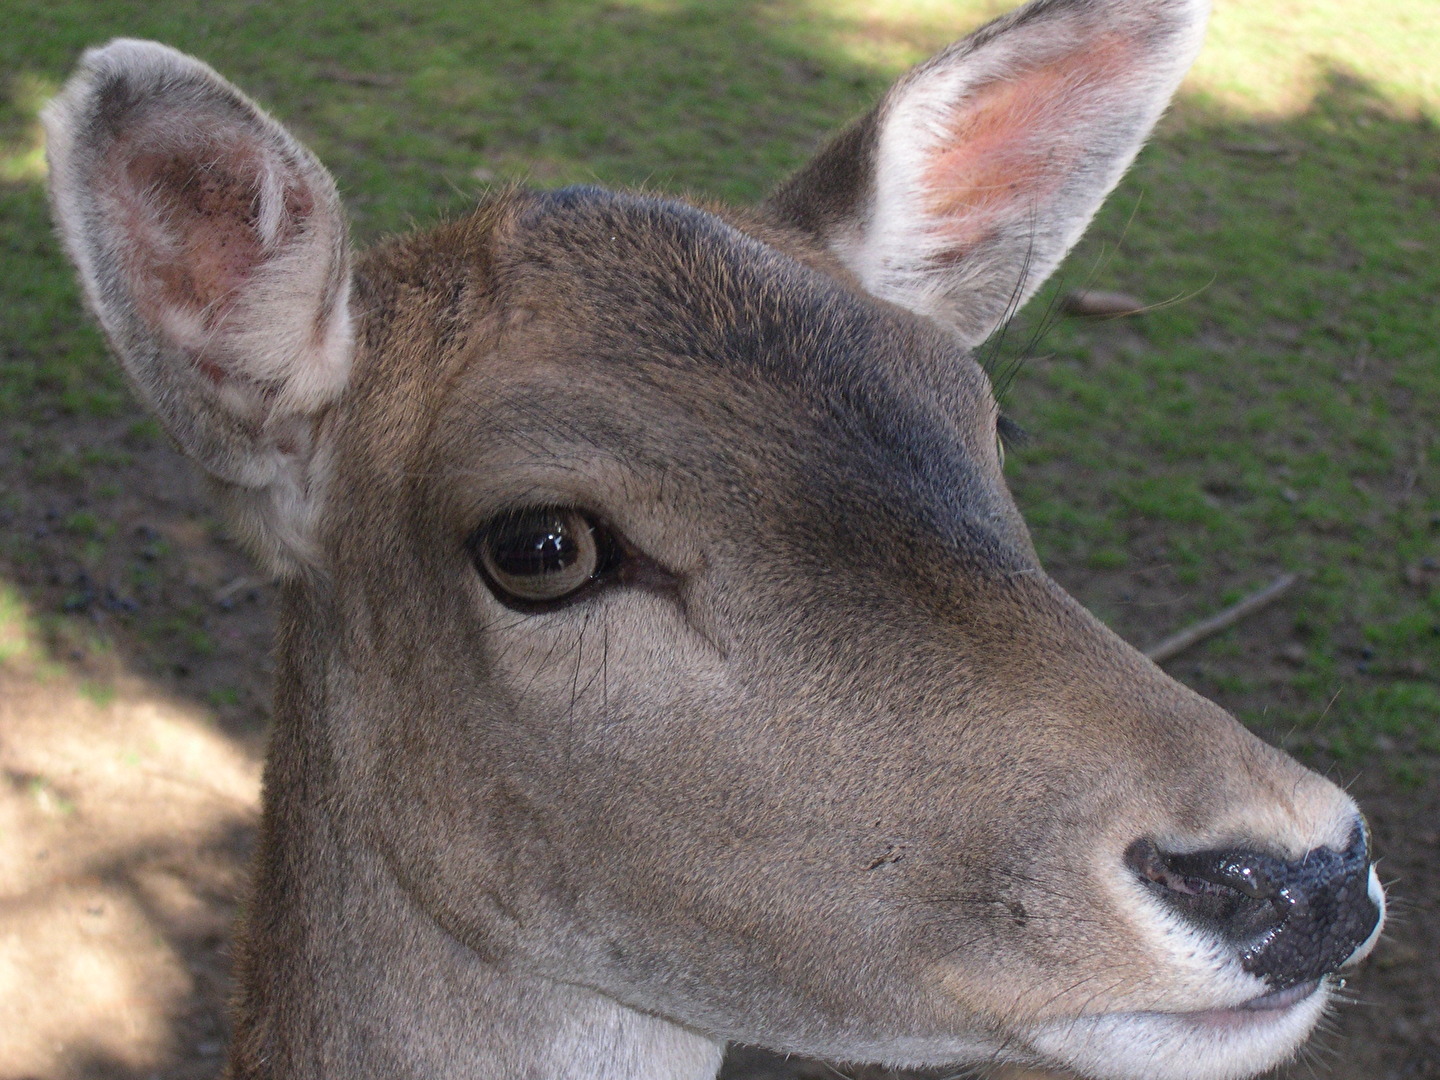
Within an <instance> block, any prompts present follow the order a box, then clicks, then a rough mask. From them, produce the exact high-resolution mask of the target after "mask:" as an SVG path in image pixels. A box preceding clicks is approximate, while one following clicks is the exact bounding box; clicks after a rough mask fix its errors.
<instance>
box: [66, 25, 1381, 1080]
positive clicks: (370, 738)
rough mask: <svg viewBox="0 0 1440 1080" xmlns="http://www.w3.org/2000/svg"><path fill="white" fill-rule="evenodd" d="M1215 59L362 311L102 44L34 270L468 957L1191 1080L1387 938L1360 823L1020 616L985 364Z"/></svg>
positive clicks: (612, 993)
mask: <svg viewBox="0 0 1440 1080" xmlns="http://www.w3.org/2000/svg"><path fill="white" fill-rule="evenodd" d="M1202 21H1203V11H1201V10H1199V9H1198V8H1197V7H1196V6H1195V5H1191V4H1185V3H1139V2H1138V0H1137V2H1133V3H1131V2H1125V0H1117V2H1115V3H1111V4H1105V5H1101V4H1094V3H1080V2H1072V3H1038V4H1034V5H1032V6H1030V7H1028V8H1025V9H1022V11H1021V12H1019V13H1017V14H1016V15H1015V16H1012V17H1010V18H1008V19H1005V20H1001V21H1000V22H999V23H996V24H992V26H991V27H987V28H986V29H985V30H982V31H980V32H979V33H978V34H976V35H974V36H973V37H972V38H970V39H967V40H966V41H965V42H962V43H960V44H959V45H957V46H955V47H953V48H952V49H951V50H949V51H947V52H946V53H945V54H942V55H941V56H940V57H937V58H936V59H935V60H934V61H931V62H930V63H929V64H928V65H925V66H923V67H922V68H920V69H917V70H916V72H913V73H912V74H911V75H910V76H907V77H906V78H905V79H903V80H902V81H901V82H900V83H899V84H897V86H896V87H895V88H894V89H893V90H892V91H891V93H890V94H889V95H888V96H887V97H886V99H885V100H884V101H883V102H882V103H881V105H880V106H879V107H878V108H877V109H876V111H875V112H874V113H872V114H871V115H870V116H868V117H866V118H864V119H863V120H861V121H860V122H859V123H858V124H857V125H856V126H855V127H853V128H852V129H851V130H850V131H849V132H847V133H846V134H844V135H842V136H841V137H840V138H839V139H838V140H837V141H836V142H835V143H834V144H832V145H831V147H830V148H828V149H827V150H825V151H823V152H822V153H821V155H820V156H819V157H818V158H817V159H816V161H815V162H814V163H812V165H811V166H810V167H809V168H807V169H806V170H804V171H802V173H801V174H799V175H798V176H797V177H796V178H795V179H794V180H792V181H791V182H790V183H789V184H787V185H786V186H785V187H783V188H782V189H781V190H780V191H779V192H778V193H777V194H776V195H775V196H774V197H773V198H772V199H771V200H770V202H769V203H767V204H766V205H765V206H764V207H762V208H760V209H759V210H758V211H755V212H752V213H746V214H738V213H733V212H729V211H719V210H707V209H702V208H699V207H696V206H692V205H689V204H685V203H681V202H674V201H666V200H662V199H658V198H652V197H644V196H632V195H613V194H609V193H606V192H603V191H600V190H598V189H588V188H584V189H568V190H566V191H561V192H554V193H549V194H535V193H520V192H512V193H507V194H505V195H501V196H498V197H496V198H494V199H492V200H490V201H488V202H487V203H485V204H484V205H483V206H482V207H481V208H480V209H479V210H477V211H476V212H475V213H474V214H473V215H472V216H470V217H469V218H467V219H465V220H463V221H461V222H458V223H456V224H453V225H449V226H444V227H441V228H439V229H436V230H433V231H431V232H429V233H424V234H419V235H417V236H414V237H411V238H408V239H405V240H402V241H399V242H397V243H394V244H391V245H389V246H387V247H383V248H381V249H380V250H378V251H376V252H374V253H371V254H370V255H368V256H366V257H365V258H363V259H362V260H360V262H359V263H358V265H357V266H356V267H355V268H354V269H353V270H352V269H351V266H350V256H349V254H348V249H347V248H346V246H345V244H344V242H343V236H344V227H343V221H342V219H341V218H340V216H339V210H338V205H337V203H336V200H335V197H334V190H333V186H332V185H331V184H330V181H329V179H328V177H327V176H326V175H325V173H324V172H323V170H321V169H320V167H319V165H318V164H317V163H315V162H314V160H313V159H312V158H311V157H310V156H309V155H308V153H307V152H306V151H304V150H303V149H302V148H300V147H299V146H298V145H297V144H295V143H294V142H293V141H292V140H290V138H289V137H288V136H287V135H285V133H284V132H283V131H282V130H281V129H279V128H278V126H276V125H275V124H274V122H273V121H271V120H269V119H268V118H267V117H265V116H264V115H263V114H261V113H259V112H258V110H256V109H255V107H254V106H253V105H251V104H250V103H249V102H248V101H246V100H245V99H244V98H243V97H242V96H240V95H239V93H238V92H237V91H235V90H234V89H233V88H232V87H230V86H228V84H225V83H223V82H221V81H220V80H219V78H218V77H217V76H215V75H214V74H213V73H212V72H210V71H209V70H208V69H205V68H203V66H202V65H199V64H198V63H196V62H195V61H191V60H188V59H187V58H183V57H180V56H179V54H175V53H173V52H171V51H169V50H166V49H163V48H162V47H159V46H153V45H144V44H140V43H125V42H122V43H116V44H113V45H111V46H109V47H108V48H107V49H105V50H103V51H101V52H98V53H94V54H90V55H89V56H88V57H87V60H86V62H85V66H84V67H83V68H82V72H81V74H80V75H77V77H76V79H75V80H74V81H73V82H72V84H71V87H70V88H69V89H68V90H67V91H66V95H65V96H64V97H62V99H61V100H60V102H59V103H58V104H57V105H56V106H54V107H52V111H51V114H50V121H51V132H52V159H53V163H54V174H55V177H56V180H55V199H56V206H57V210H58V213H59V217H60V220H61V225H62V229H63V230H64V232H65V236H66V239H67V242H68V243H69V244H70V247H71V250H72V253H73V254H74V255H75V258H76V261H77V264H78V265H79V266H80V268H81V271H82V277H83V278H84V280H85V282H86V285H87V288H88V291H89V295H90V299H91V302H92V304H93V305H94V306H95V308H96V310H97V313H98V315H99V317H100V319H101V321H102V324H103V325H104V326H105V327H106V329H107V332H108V333H109V335H110V337H111V340H112V342H113V343H114V344H115V347H116V349H117V351H118V352H119V353H120V355H121V357H122V360H124V361H125V363H126V364H127V370H129V371H130V372H131V375H132V377H133V379H134V381H135V382H136V384H137V386H138V387H139V388H140V389H141V391H142V392H143V393H145V394H146V395H147V397H148V398H149V399H150V401H151V403H152V405H153V406H154V407H155V408H156V410H157V412H159V414H160V415H161V417H162V419H164V420H166V422H167V423H168V424H169V426H170V430H171V431H172V433H173V434H174V435H175V437H176V439H177V441H178V442H179V443H180V444H181V445H182V446H183V447H184V448H186V449H187V450H188V451H189V452H190V453H191V454H192V456H193V457H195V459H196V460H197V461H198V462H199V463H200V465H201V466H202V468H204V469H205V470H206V472H207V473H208V474H209V475H210V476H211V477H212V478H213V479H214V480H215V483H216V486H217V490H218V491H219V493H220V495H221V497H222V499H224V500H225V501H226V502H227V505H228V506H229V507H230V510H231V513H232V516H233V518H234V520H235V521H236V522H237V524H238V525H239V527H240V528H241V529H243V530H245V531H246V532H247V534H248V535H249V536H250V538H251V543H252V544H253V546H254V547H255V549H256V551H257V554H258V555H259V556H260V557H261V558H262V560H265V561H266V562H268V563H269V564H270V565H271V566H273V567H275V568H276V569H277V571H279V572H281V573H282V574H284V575H286V576H287V577H288V579H289V580H290V582H291V584H290V585H289V588H288V608H287V613H286V619H287V621H288V624H289V625H290V626H291V627H292V628H294V632H296V633H299V634H301V635H304V636H306V637H307V638H308V639H309V640H311V641H312V642H315V643H317V644H316V645H315V648H316V649H317V650H318V651H319V652H320V653H322V654H323V656H324V663H323V665H321V666H322V668H323V670H319V671H317V670H314V669H313V668H312V669H302V668H300V667H299V666H291V667H289V668H287V670H286V672H285V675H284V679H285V685H282V691H283V690H285V686H286V685H288V686H289V687H290V689H291V692H292V693H293V694H294V695H296V696H297V697H305V696H306V695H307V694H308V695H310V696H309V698H307V700H313V702H315V704H313V705H311V706H309V707H308V708H309V712H306V713H305V715H304V716H303V717H301V718H300V720H299V721H298V722H299V723H301V724H302V726H304V727H306V730H307V731H313V737H314V738H316V739H319V740H321V741H323V742H324V744H325V746H326V754H325V760H326V762H328V764H327V765H326V769H327V783H330V784H333V790H334V793H335V794H334V799H333V802H334V806H335V807H336V809H335V811H334V812H335V814H336V815H337V818H336V820H337V821H342V820H343V822H344V823H345V824H344V826H343V829H342V831H343V832H344V836H345V839H344V843H346V844H350V845H355V846H356V847H360V848H364V849H366V850H369V851H373V852H374V853H376V854H377V855H378V857H379V858H380V860H381V862H382V863H383V866H384V867H385V872H386V873H387V874H389V875H391V876H392V877H393V879H394V881H395V882H397V883H398V884H399V886H400V888H401V889H402V890H403V891H404V893H405V895H406V896H408V897H409V898H410V900H412V901H413V902H414V903H415V904H416V905H418V906H419V908H420V909H421V910H423V911H424V912H425V913H426V915H427V917H428V918H430V919H433V920H434V921H435V922H437V923H438V924H439V925H440V926H441V927H443V928H444V930H445V931H446V933H448V934H449V935H450V936H451V937H452V938H453V939H454V941H455V942H457V943H458V946H459V947H460V948H463V949H466V950H469V952H470V953H473V955H475V956H477V957H480V958H482V959H483V960H484V961H485V962H486V963H493V964H495V965H499V966H502V967H505V968H507V969H509V968H514V969H517V970H523V971H526V972H531V973H536V974H539V975H542V976H545V977H547V978H550V979H553V980H556V981H558V982H563V983H568V984H575V985H580V986H585V987H589V988H591V989H593V990H597V991H599V992H600V993H602V994H603V995H605V996H607V997H609V998H611V999H613V1000H615V1001H618V1002H620V1003H622V1004H624V1005H627V1006H630V1007H632V1008H635V1009H639V1010H643V1011H645V1012H648V1013H652V1014H655V1015H658V1016H660V1017H663V1018H665V1019H667V1020H669V1021H672V1022H674V1023H676V1024H680V1025H684V1026H686V1027H688V1028H691V1029H695V1030H698V1031H701V1032H704V1033H706V1034H708V1035H711V1036H714V1037H718V1038H730V1039H740V1040H744V1041H747V1042H753V1043H759V1044H762V1045H766V1046H770V1047H773V1048H777V1049H782V1050H790V1051H796V1052H801V1053H807V1054H812V1055H818V1056H828V1057H834V1058H844V1059H849V1060H883V1061H887V1062H895V1063H907V1064H916V1063H945V1062H953V1061H956V1060H961V1059H964V1060H975V1059H983V1058H985V1057H987V1056H993V1057H997V1058H1013V1059H1017V1060H1031V1061H1040V1062H1047V1063H1052V1064H1061V1065H1066V1066H1070V1067H1073V1068H1076V1069H1079V1070H1081V1071H1084V1072H1086V1073H1087V1074H1090V1075H1094V1076H1099V1077H1116V1078H1122V1077H1141V1076H1146V1077H1150V1076H1164V1077H1174V1078H1177V1080H1178V1078H1183V1077H1194V1078H1221V1077H1237V1076H1242V1075H1248V1074H1249V1073H1252V1072H1255V1071H1258V1070H1260V1069H1263V1068H1265V1067H1267V1066H1268V1065H1269V1064H1271V1063H1273V1062H1274V1061H1276V1060H1278V1059H1280V1058H1282V1057H1284V1056H1285V1055H1287V1054H1288V1053H1290V1052H1291V1050H1293V1048H1294V1047H1295V1046H1297V1045H1298V1044H1299V1042H1300V1041H1301V1040H1302V1039H1303V1038H1304V1037H1305V1035H1306V1034H1308V1032H1309V1030H1310V1029H1311V1028H1312V1027H1313V1025H1314V1023H1315V1022H1316V1020H1317V1018H1318V1016H1319V1015H1320V1013H1321V1012H1322V1010H1323V1009H1324V1007H1325V1004H1326V1001H1327V1000H1328V997H1329V994H1330V990H1329V985H1330V976H1331V975H1333V974H1334V973H1335V972H1337V971H1338V970H1340V969H1341V968H1342V966H1344V965H1345V964H1348V963H1353V962H1355V961H1356V960H1358V959H1359V958H1360V957H1361V956H1363V955H1364V954H1365V953H1366V952H1367V951H1368V950H1369V948H1370V947H1371V945H1372V944H1373V941H1374V939H1375V936H1376V935H1377V934H1378V932H1379V924H1380V921H1381V918H1382V912H1383V896H1382V895H1381V893H1380V890H1379V887H1378V885H1377V884H1376V881H1375V877H1374V873H1373V871H1372V870H1371V869H1370V865H1369V856H1368V853H1367V850H1366V840H1365V832H1364V827H1363V824H1362V823H1361V820H1360V818H1359V816H1358V814H1357V811H1356V809H1355V807H1354V805H1353V804H1352V803H1351V801H1350V800H1349V799H1348V798H1347V797H1346V796H1345V795H1344V794H1343V793H1341V792H1340V791H1339V790H1338V789H1336V788H1335V787H1334V786H1332V785H1331V784H1329V783H1327V782H1326V781H1324V780H1322V779H1321V778H1320V777H1318V776H1316V775H1314V774H1313V773H1310V772H1308V771H1306V770H1304V769H1302V768H1301V767H1300V766H1298V765H1297V764H1295V763H1294V762H1292V761H1290V760H1289V759H1288V758H1286V757H1285V756H1284V755H1282V754H1280V753H1278V752H1276V751H1274V750H1272V749H1271V748H1269V747H1267V746H1265V745H1264V744H1263V743H1261V742H1259V741H1258V740H1256V739H1254V738H1253V737H1252V736H1250V735H1249V734H1248V733H1247V732H1246V731H1245V730H1244V729H1243V728H1241V727H1240V725H1238V724H1237V723H1236V722H1235V721H1234V720H1233V719H1232V718H1230V717H1229V716H1228V715H1226V714H1225V713H1224V712H1223V711H1222V710H1220V709H1219V708H1218V707H1216V706H1214V705H1212V704H1210V703H1208V702H1206V701H1204V700H1202V699H1200V698H1198V697H1197V696H1195V695H1194V694H1192V693H1190V692H1189V691H1187V690H1186V689H1184V688H1183V687H1181V686H1179V685H1178V684H1176V683H1175V682H1173V681H1172V680H1170V679H1169V678H1167V677H1166V676H1165V675H1164V674H1163V673H1162V672H1161V671H1160V670H1159V669H1157V668H1156V667H1155V666H1154V665H1152V664H1150V663H1149V662H1148V661H1147V660H1146V659H1145V658H1144V657H1142V656H1141V655H1140V654H1138V653H1137V652H1135V651H1134V650H1133V649H1131V648H1129V647H1128V646H1127V645H1125V644H1124V643H1123V642H1121V641H1120V640H1119V639H1117V638H1116V637H1115V636H1114V635H1113V634H1111V633H1110V632H1109V631H1107V630H1106V629H1105V628H1104V627H1103V626H1102V625H1101V624H1099V623H1098V622H1097V621H1096V620H1095V619H1094V618H1093V617H1091V616H1090V615H1088V614H1087V613H1086V612H1085V611H1084V610H1083V609H1081V608H1080V607H1079V606H1078V605H1077V604H1076V603H1075V602H1074V601H1073V600H1072V599H1070V598H1069V597H1068V596H1067V595H1066V594H1065V593H1064V592H1063V591H1062V590H1061V589H1060V588H1059V587H1058V586H1057V585H1056V584H1055V583H1054V582H1052V581H1051V580H1050V579H1049V578H1048V577H1046V575H1045V574H1044V572H1043V571H1042V570H1041V568H1040V566H1039V564H1038V562H1037V560H1036V557H1035V553H1034V550H1033V547H1032V545H1031V543H1030V540H1029V537H1028V535H1027V533H1026V530H1025V527H1024V525H1023V522H1022V521H1021V519H1020V516H1019V514H1018V512H1017V510H1016V508H1015V505H1014V503H1013V501H1012V500H1011V498H1010V495H1009V493H1008V492H1007V490H1006V488H1005V485H1004V481H1003V478H1002V475H1001V470H1000V460H999V456H998V454H997V448H996V420H997V410H996V406H995V402H994V398H993V395H992V393H991V390H990V387H989V384H988V381H987V379H986V376H985V374H984V373H983V371H982V370H981V369H980V367H979V366H978V365H977V363H976V362H975V360H974V359H973V357H972V355H971V352H970V350H971V348H972V347H973V346H974V345H975V344H976V343H978V341H979V340H981V339H983V338H984V336H985V335H986V334H987V333H988V332H989V331H990V329H992V328H993V327H994V326H995V325H996V323H997V322H998V321H999V320H1000V319H1002V318H1003V317H1004V314H1005V312H1006V310H1007V309H1008V308H1009V306H1010V305H1011V304H1013V303H1016V302H1018V301H1019V300H1021V299H1023V297H1024V296H1025V295H1027V294H1028V293H1029V292H1030V291H1031V290H1033V288H1034V287H1035V286H1036V285H1037V284H1038V282H1039V280H1040V279H1041V278H1043V276H1044V275H1045V274H1046V273H1048V271H1049V269H1050V268H1051V267H1053V266H1054V265H1055V263H1056V262H1058V260H1059V259H1060V258H1061V257H1062V256H1063V254H1064V252H1065V250H1066V249H1068V247H1069V246H1070V244H1071V243H1073V241H1074V239H1075V238H1076V237H1077V236H1078V234H1079V231H1080V229H1081V228H1082V227H1083V225H1084V224H1085V222H1086V221H1087V220H1088V219H1089V217H1090V215H1091V214H1092V213H1093V211H1094V209H1095V207H1096V206H1097V205H1098V203H1099V201H1100V200H1101V198H1103V196H1104V194H1105V193H1106V192H1107V191H1108V190H1109V188H1110V186H1112V185H1113V183H1114V182H1115V180H1116V179H1117V178H1118V176H1119V175H1120V172H1121V171H1122V170H1123V168H1124V167H1125V165H1126V164H1127V163H1128V161H1129V160H1130V158H1131V157H1132V156H1133V154H1134V153H1135V151H1136V149H1137V148H1138V146H1139V143H1140V141H1141V140H1142V139H1143V137H1144V136H1145V134H1146V133H1147V132H1148V130H1149V127H1150V125H1151V124H1152V123H1153V121H1154V119H1155V117H1156V115H1157V114H1158V112H1159V110H1160V109H1161V108H1162V107H1163V105H1164V103H1165V101H1166V100H1168V97H1169V95H1170V93H1171V92H1172V90H1173V88H1174V85H1175V83H1176V82H1177V81H1178V78H1179V76H1180V74H1181V73H1182V72H1183V70H1184V68H1185V66H1186V65H1187V64H1188V61H1189V58H1190V56H1191V55H1192V54H1193V50H1194V48H1195V47H1196V44H1197V41H1198V32H1199V26H1200V24H1201V22H1202ZM307 737H308V736H307ZM277 770H278V771H277V773H276V775H281V773H283V763H281V764H280V766H278V767H277ZM302 781H303V778H301V780H297V781H296V782H302ZM338 827H339V826H337V828H338Z"/></svg>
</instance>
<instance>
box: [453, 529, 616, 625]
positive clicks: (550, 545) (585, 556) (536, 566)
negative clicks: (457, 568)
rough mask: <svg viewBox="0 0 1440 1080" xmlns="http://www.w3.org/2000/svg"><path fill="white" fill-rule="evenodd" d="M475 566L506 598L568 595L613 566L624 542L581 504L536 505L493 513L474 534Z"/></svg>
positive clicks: (539, 601)
mask: <svg viewBox="0 0 1440 1080" xmlns="http://www.w3.org/2000/svg"><path fill="white" fill-rule="evenodd" d="M469 548H470V557H471V559H472V560H473V561H474V563H475V567H476V569H478V570H479V571H480V574H481V576H482V577H483V578H484V579H485V581H486V583H487V584H488V585H489V586H490V589H491V591H492V592H494V593H495V595H496V597H497V598H498V599H500V600H502V601H506V602H511V603H515V604H518V605H520V606H522V607H532V606H536V605H542V606H543V605H549V604H554V603H557V602H559V601H563V600H568V599H570V598H571V597H573V596H575V595H576V594H577V593H579V592H581V590H583V589H585V588H586V587H587V586H589V585H591V584H593V583H594V582H596V581H598V580H600V579H601V578H603V577H604V576H605V575H607V574H608V573H609V572H610V571H612V570H614V569H615V568H616V567H617V566H618V565H619V563H620V560H621V548H620V545H619V544H618V543H617V542H616V540H615V537H614V535H613V534H612V533H610V531H609V530H608V529H606V528H605V527H604V526H602V525H600V524H599V523H598V522H596V521H595V520H594V519H593V518H592V517H590V516H589V515H587V514H585V513H582V512H581V511H579V510H574V509H568V508H563V507H537V508H534V509H526V510H520V511H516V512H512V513H509V514H505V515H503V516H501V517H497V518H494V519H492V520H491V521H488V522H486V523H485V524H484V525H482V526H481V527H480V528H479V529H478V530H477V531H476V532H475V534H474V536H472V537H471V538H470V543H469Z"/></svg>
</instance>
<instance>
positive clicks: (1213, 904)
mask: <svg viewBox="0 0 1440 1080" xmlns="http://www.w3.org/2000/svg"><path fill="white" fill-rule="evenodd" d="M1263 858H1264V857H1263V856H1257V855H1255V854H1253V853H1250V852H1227V851H1202V852H1195V853H1190V854H1185V855H1174V854H1169V853H1167V852H1164V851H1162V850H1161V849H1160V848H1159V847H1157V846H1156V845H1155V844H1154V843H1153V842H1152V841H1149V840H1137V841H1136V842H1135V843H1134V844H1131V845H1130V849H1129V850H1128V851H1127V852H1126V853H1125V861H1126V864H1127V865H1128V866H1129V867H1130V868H1131V869H1132V870H1134V871H1135V873H1136V874H1137V875H1138V876H1139V877H1140V879H1141V880H1142V881H1143V882H1145V884H1146V885H1147V886H1148V887H1149V888H1150V889H1151V890H1152V891H1153V892H1154V893H1155V894H1156V895H1157V896H1158V897H1159V898H1160V899H1161V900H1162V901H1163V902H1164V903H1165V904H1166V905H1167V906H1168V907H1170V908H1172V909H1173V910H1175V911H1177V912H1178V913H1179V914H1181V915H1183V916H1185V917H1186V918H1187V919H1189V920H1190V921H1191V922H1194V923H1198V924H1199V925H1200V926H1202V927H1203V928H1205V929H1207V930H1210V931H1211V932H1213V933H1215V934H1217V935H1219V936H1220V937H1222V938H1224V939H1225V940H1226V941H1229V942H1231V943H1232V944H1235V945H1237V946H1240V947H1243V946H1245V945H1247V944H1249V943H1251V942H1253V941H1255V940H1256V939H1258V938H1262V937H1263V936H1264V935H1266V934H1267V933H1268V932H1270V931H1273V930H1274V929H1275V928H1276V927H1278V926H1279V925H1280V924H1281V923H1283V922H1284V920H1285V908H1286V906H1287V904H1286V897H1285V896H1284V895H1283V894H1282V892H1283V891H1282V886H1281V885H1280V884H1279V883H1278V882H1277V881H1276V880H1275V878H1274V876H1273V875H1272V874H1271V873H1269V872H1268V869H1267V867H1266V866H1265V865H1264V863H1263V861H1261V860H1263Z"/></svg>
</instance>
